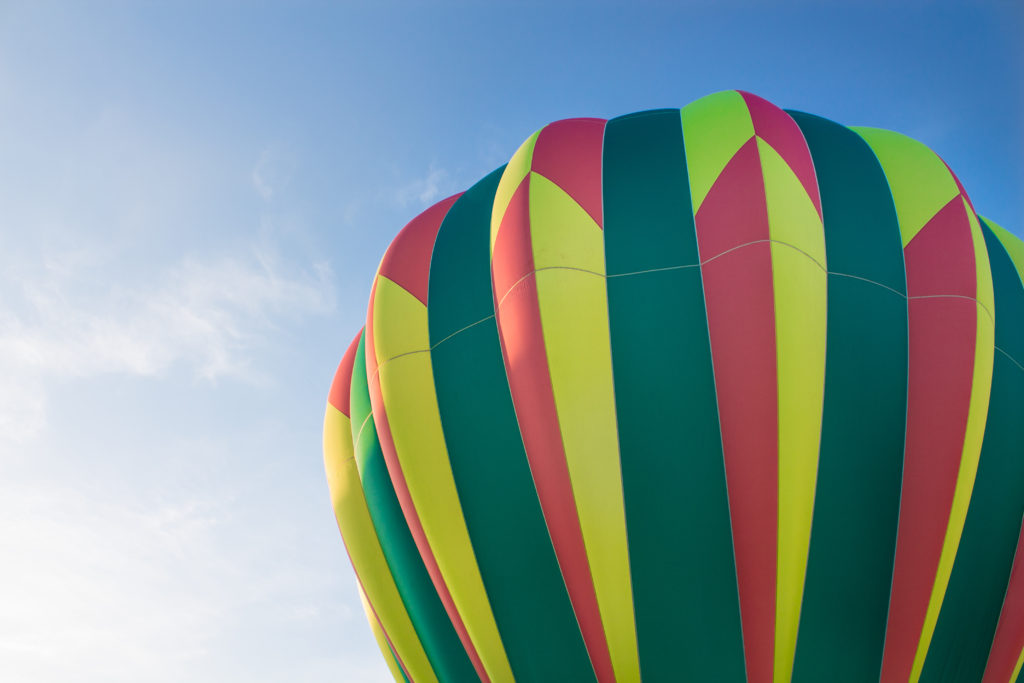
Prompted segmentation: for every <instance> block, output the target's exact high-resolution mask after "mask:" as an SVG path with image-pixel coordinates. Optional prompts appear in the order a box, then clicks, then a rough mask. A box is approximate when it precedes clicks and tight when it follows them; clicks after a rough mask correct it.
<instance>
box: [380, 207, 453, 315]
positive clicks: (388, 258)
mask: <svg viewBox="0 0 1024 683" xmlns="http://www.w3.org/2000/svg"><path fill="white" fill-rule="evenodd" d="M461 196H462V195H461V193H460V194H457V195H454V196H451V197H448V199H444V200H441V201H439V202H438V203H437V204H434V205H433V206H431V207H430V208H429V209H427V210H426V211H424V212H423V213H421V214H420V215H418V216H416V218H413V219H412V220H411V221H409V224H408V225H406V226H405V227H404V228H402V230H401V231H400V232H399V233H398V235H396V236H395V239H394V240H393V241H392V242H391V245H390V246H389V247H388V250H387V251H386V252H385V253H384V258H383V259H382V260H381V262H380V269H379V272H380V274H381V275H383V276H384V277H386V278H387V279H389V280H391V281H392V282H394V283H396V284H398V285H399V286H400V287H401V288H402V289H404V290H405V291H407V292H409V293H410V294H412V295H413V296H414V297H416V298H417V299H419V301H420V303H421V304H423V305H424V306H426V305H427V287H428V286H429V284H430V256H431V254H432V253H433V251H434V240H435V239H436V238H437V231H438V230H440V229H441V222H442V221H444V217H445V216H446V215H447V214H448V209H450V208H451V207H452V204H454V203H455V200H456V199H458V198H459V197H461Z"/></svg>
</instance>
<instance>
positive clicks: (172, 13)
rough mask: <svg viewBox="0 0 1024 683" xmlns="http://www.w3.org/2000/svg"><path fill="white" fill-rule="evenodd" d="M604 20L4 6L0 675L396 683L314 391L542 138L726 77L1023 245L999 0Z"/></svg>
mask: <svg viewBox="0 0 1024 683" xmlns="http://www.w3.org/2000/svg"><path fill="white" fill-rule="evenodd" d="M892 5H898V7H892ZM624 7H625V3H623V4H622V5H620V4H618V3H611V2H566V3H556V2H546V3H545V2H507V3H490V2H468V1H466V2H410V3H402V2H376V3H374V2H338V3H326V2H324V3H313V2H292V3H284V2H282V3H277V4H273V3H259V2H248V3H247V2H240V1H239V2H212V1H208V2H142V1H140V2H104V1H98V2H89V3H84V2H80V3H51V2H45V1H33V2H27V1H26V2H22V1H21V0H6V2H3V3H2V4H0V160H2V163H0V558H3V560H2V562H0V606H2V607H0V679H2V680H5V681H14V682H22V681H26V682H33V683H35V682H39V683H49V682H50V681H66V680H75V681H82V682H86V683H88V682H90V681H96V682H100V681H102V682H103V683H116V682H119V681H126V682H127V681H132V682H136V681H153V682H162V681H182V680H187V681H191V682H193V683H205V682H207V681H210V682H213V681H217V682H222V681H233V680H246V681H251V682H254V683H258V682H261V681H284V680H302V681H310V682H314V683H315V682H318V681H352V682H356V683H358V682H361V681H366V682H369V681H385V680H389V679H388V676H387V673H386V669H385V667H384V665H383V663H382V661H381V660H380V657H379V655H378V653H377V651H376V646H375V645H374V644H373V642H372V639H371V636H370V633H369V629H368V627H367V626H366V625H365V622H364V619H363V616H362V612H361V608H360V607H359V604H358V600H357V599H356V594H355V589H354V579H353V577H352V574H351V572H350V570H349V568H348V566H347V560H346V559H345V554H344V550H343V547H342V545H341V541H340V538H339V536H338V533H337V529H336V527H335V524H334V520H333V518H332V516H331V512H330V507H329V503H328V498H327V491H326V484H325V482H324V476H323V471H322V463H321V454H320V435H321V421H322V417H323V408H324V404H325V398H326V393H327V389H328V386H329V384H330V380H331V377H332V375H333V372H334V369H335V367H336V365H337V362H338V360H339V359H340V356H341V354H342V352H343V351H344V349H345V347H346V346H347V343H348V341H349V340H350V339H351V337H352V335H353V334H354V333H355V332H356V330H357V329H358V328H359V327H360V325H361V321H362V317H363V314H364V310H365V304H366V301H367V297H368V295H369V285H370V282H371V278H372V276H373V273H374V270H375V268H376V265H377V262H378V260H379V258H380V256H381V255H382V253H383V251H384V249H385V247H386V246H387V244H388V242H389V241H390V239H391V238H392V237H393V236H394V234H395V233H396V232H397V231H398V230H399V229H400V228H401V227H402V226H403V225H404V224H405V223H406V222H407V221H408V220H409V219H410V218H412V217H413V216H414V215H415V214H417V213H418V212H419V211H420V210H422V209H423V208H425V207H426V206H428V205H429V204H431V203H433V202H434V201H436V200H438V199H441V198H442V197H444V196H447V195H448V194H451V193H454V192H457V191H459V190H462V189H465V187H467V186H468V185H470V184H471V183H472V182H473V181H475V180H476V179H478V178H479V177H481V176H483V175H484V174H485V173H487V172H488V171H490V170H492V169H493V168H495V167H497V166H498V165H500V164H501V163H503V162H504V161H506V160H507V159H508V157H509V156H510V155H511V154H512V152H514V151H515V149H516V148H517V147H518V145H519V144H520V142H521V141H522V140H523V139H525V138H526V137H527V136H528V135H529V134H530V133H532V132H533V131H534V130H535V129H536V128H538V127H540V126H541V125H543V124H545V123H547V122H549V121H552V120H555V119H559V118H564V117H569V116H602V117H608V116H615V115H618V114H624V113H628V112H631V111H636V110H640V109H647V108H654V107H678V106H681V105H683V104H686V103H687V102H690V101H692V100H694V99H696V98H698V97H700V96H702V95H705V94H708V93H710V92H714V91H717V90H722V89H727V88H742V89H746V90H750V91H752V92H756V93H758V94H760V95H762V96H765V97H767V98H769V99H771V100H772V101H774V102H776V103H777V104H779V105H780V106H784V107H788V108H795V109H802V110H805V111H810V112H813V113H817V114H820V115H823V116H827V117H830V118H833V119H835V120H838V121H841V122H843V123H847V124H851V125H853V124H855V125H873V126H879V127H884V128H892V129H895V130H899V131H901V132H904V133H907V134H909V135H912V136H914V137H917V138H919V139H920V140H922V141H924V142H925V143H927V144H928V145H930V146H931V147H932V148H933V149H935V150H936V151H937V152H939V154H940V155H942V156H943V157H944V158H945V159H946V161H947V162H948V163H949V164H950V165H951V166H952V167H953V169H954V170H955V171H956V172H957V173H958V175H959V176H960V178H961V180H962V181H963V183H964V185H965V186H966V188H967V191H968V192H969V193H970V194H971V196H972V199H973V200H974V204H975V206H976V207H977V208H978V209H979V211H980V212H981V213H983V214H985V215H987V216H988V217H990V218H992V219H994V220H996V221H997V222H1000V223H1001V224H1003V225H1004V226H1005V227H1007V228H1009V229H1010V230H1012V231H1014V232H1016V233H1017V234H1021V233H1022V231H1024V221H1022V217H1024V192H1022V191H1021V188H1024V131H1022V126H1021V124H1020V121H1021V114H1022V111H1024V106H1022V105H1024V47H1022V43H1021V40H1020V36H1021V35H1022V33H1024V10H1022V6H1021V4H1020V3H1019V2H1016V1H1014V0H1006V1H1004V2H994V1H993V2H985V1H979V2H964V3H949V2H896V3H892V2H857V3H848V4H844V3H839V2H832V3H829V2H781V3H772V2H767V1H766V2H753V1H751V2H646V3H645V2H633V3H630V4H629V7H630V8H629V9H624Z"/></svg>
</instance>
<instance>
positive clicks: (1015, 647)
mask: <svg viewBox="0 0 1024 683" xmlns="http://www.w3.org/2000/svg"><path fill="white" fill-rule="evenodd" d="M1022 541H1024V528H1022V529H1021V534H1020V535H1019V536H1018V537H1017V552H1016V554H1015V555H1014V556H1013V569H1012V570H1011V571H1010V583H1009V584H1008V585H1007V587H1006V597H1005V598H1003V609H1002V611H1000V613H999V624H998V625H997V626H996V635H995V638H994V639H993V640H992V651H991V652H990V653H989V655H988V664H987V665H986V666H985V677H984V678H982V683H1007V681H1009V680H1010V676H1012V675H1013V669H1014V668H1015V667H1016V666H1017V658H1018V657H1020V652H1021V649H1022V648H1024V545H1022Z"/></svg>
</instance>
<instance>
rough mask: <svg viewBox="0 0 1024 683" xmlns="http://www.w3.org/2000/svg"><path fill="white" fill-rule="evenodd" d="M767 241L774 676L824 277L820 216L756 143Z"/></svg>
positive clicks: (812, 413) (815, 421) (797, 525)
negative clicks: (771, 318) (774, 474)
mask: <svg viewBox="0 0 1024 683" xmlns="http://www.w3.org/2000/svg"><path fill="white" fill-rule="evenodd" d="M757 146H758V152H759V155H760V157H761V169H762V172H763V174H764V183H765V199H766V202H767V206H768V225H769V236H770V237H771V239H772V245H771V254H772V286H773V288H774V300H775V345H776V354H777V359H776V363H777V374H778V401H779V508H778V515H779V520H778V524H779V527H778V530H779V532H778V557H777V563H778V564H777V570H778V574H777V579H776V580H777V583H776V596H775V659H774V678H775V680H776V681H788V680H789V679H790V677H791V675H792V672H793V658H794V656H795V654H796V635H797V629H798V627H799V624H800V606H801V604H802V600H803V591H804V578H805V576H806V572H807V554H808V552H809V548H810V542H811V518H812V516H813V514H814V492H815V485H816V481H817V471H818V452H819V450H820V441H821V419H822V406H823V404H824V395H825V340H826V335H827V327H828V320H827V318H828V305H827V300H828V276H827V275H826V272H825V235H824V228H823V226H822V223H821V218H820V217H819V216H818V212H817V209H815V207H814V203H813V202H812V201H811V198H810V196H808V194H807V191H806V189H805V188H804V186H803V184H802V183H801V182H800V180H799V179H798V178H797V176H796V174H795V173H793V170H792V169H791V168H790V167H789V165H788V164H787V163H786V162H785V161H784V160H783V158H782V157H781V156H779V154H778V153H777V152H776V151H775V150H774V149H773V148H772V147H771V146H770V145H769V144H768V143H767V142H765V141H764V140H761V139H758V141H757Z"/></svg>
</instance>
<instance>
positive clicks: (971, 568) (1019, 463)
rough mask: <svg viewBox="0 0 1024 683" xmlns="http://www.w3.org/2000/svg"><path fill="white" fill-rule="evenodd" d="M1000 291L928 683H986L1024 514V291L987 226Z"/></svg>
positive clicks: (925, 676) (924, 678)
mask: <svg viewBox="0 0 1024 683" xmlns="http://www.w3.org/2000/svg"><path fill="white" fill-rule="evenodd" d="M984 233H985V243H986V245H987V247H988V254H989V261H990V263H991V267H992V280H993V285H994V289H995V306H996V315H995V318H996V327H995V344H996V347H997V348H999V349H1000V350H1001V351H997V352H996V354H995V364H994V368H993V376H992V395H991V401H990V403H989V411H988V421H987V424H986V426H985V440H984V444H983V446H982V451H981V459H980V461H979V463H978V475H977V479H976V480H975V483H974V492H973V495H972V497H971V505H970V508H969V510H968V512H967V521H966V523H965V524H964V530H963V535H962V537H961V539H960V547H959V549H958V550H957V555H956V562H955V564H954V565H953V573H952V575H951V577H950V582H949V587H948V588H947V589H946V597H945V599H944V600H943V602H942V610H941V612H940V613H939V620H938V623H937V625H936V628H935V635H934V636H933V638H932V642H931V646H930V648H929V650H928V657H927V659H926V660H925V664H924V670H923V673H922V677H921V680H922V681H928V682H932V681H949V682H950V683H952V682H954V681H975V680H980V679H981V677H982V674H983V672H984V670H985V662H986V659H987V658H988V654H989V650H990V649H991V645H992V641H993V639H994V637H995V631H996V623H997V622H998V620H999V611H1000V608H1001V607H1002V604H1003V597H1004V596H1005V594H1006V586H1007V583H1008V582H1009V578H1010V570H1011V567H1012V565H1013V556H1014V551H1015V549H1016V546H1017V536H1018V533H1019V531H1020V520H1021V516H1022V514H1024V420H1022V419H1021V406H1024V369H1022V368H1021V367H1020V365H1019V364H1018V363H1017V362H1015V360H1014V358H1024V290H1022V288H1021V284H1020V278H1019V277H1018V275H1017V271H1016V269H1015V268H1014V266H1013V263H1012V262H1011V261H1010V258H1009V256H1008V255H1007V253H1006V250H1005V249H1003V247H1002V245H1001V244H1000V243H999V240H998V239H997V238H996V236H995V235H994V234H992V232H991V230H989V229H988V228H987V227H986V228H985V229H984Z"/></svg>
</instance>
